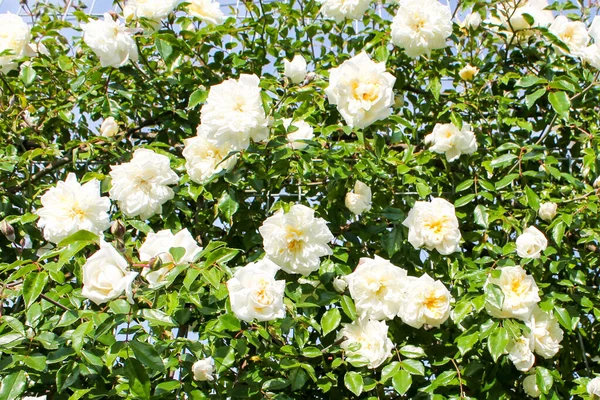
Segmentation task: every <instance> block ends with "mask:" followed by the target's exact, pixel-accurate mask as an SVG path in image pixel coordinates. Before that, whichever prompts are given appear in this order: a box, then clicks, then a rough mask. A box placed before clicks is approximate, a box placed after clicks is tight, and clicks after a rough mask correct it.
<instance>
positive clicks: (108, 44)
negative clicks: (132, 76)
mask: <svg viewBox="0 0 600 400" xmlns="http://www.w3.org/2000/svg"><path fill="white" fill-rule="evenodd" d="M81 29H82V30H83V41H84V42H85V44H87V45H88V46H90V48H91V49H92V50H93V51H94V53H95V54H96V55H97V56H98V58H99V59H100V64H101V65H102V66H103V67H115V68H118V67H121V66H123V65H126V64H128V63H129V60H132V61H137V59H138V53H137V46H136V44H135V41H134V40H133V37H131V34H130V32H131V31H130V30H129V29H127V28H126V27H125V25H123V24H122V23H120V22H118V21H115V20H113V18H112V17H111V15H110V14H109V13H105V14H104V21H101V20H97V19H96V20H92V21H91V22H89V23H87V24H82V25H81Z"/></svg>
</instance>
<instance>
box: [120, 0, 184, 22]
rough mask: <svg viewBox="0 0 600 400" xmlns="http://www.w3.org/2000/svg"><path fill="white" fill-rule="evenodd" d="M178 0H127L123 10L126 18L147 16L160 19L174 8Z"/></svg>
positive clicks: (156, 19) (155, 19) (154, 19)
mask: <svg viewBox="0 0 600 400" xmlns="http://www.w3.org/2000/svg"><path fill="white" fill-rule="evenodd" d="M178 1H179V0H128V1H127V3H126V5H125V8H126V11H125V10H124V14H125V16H126V17H127V18H130V17H135V18H148V19H151V20H153V21H160V20H161V19H163V18H165V17H166V16H167V15H169V13H170V12H171V11H173V10H174V9H175V6H176V5H177V2H178Z"/></svg>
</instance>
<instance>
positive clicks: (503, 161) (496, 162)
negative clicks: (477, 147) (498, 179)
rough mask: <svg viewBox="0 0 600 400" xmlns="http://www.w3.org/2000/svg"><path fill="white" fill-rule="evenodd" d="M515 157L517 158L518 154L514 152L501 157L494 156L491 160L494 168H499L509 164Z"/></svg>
mask: <svg viewBox="0 0 600 400" xmlns="http://www.w3.org/2000/svg"><path fill="white" fill-rule="evenodd" d="M515 158H517V156H516V155H514V154H510V153H509V154H503V155H501V156H500V157H497V158H494V159H493V160H492V161H491V162H490V166H491V167H492V168H497V167H500V166H504V165H507V164H509V163H510V162H511V161H512V160H514V159H515Z"/></svg>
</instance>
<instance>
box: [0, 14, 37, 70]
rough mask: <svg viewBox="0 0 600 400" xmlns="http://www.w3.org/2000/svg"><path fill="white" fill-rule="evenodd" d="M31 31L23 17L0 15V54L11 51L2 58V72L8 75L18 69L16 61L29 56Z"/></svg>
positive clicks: (0, 66) (0, 63)
mask: <svg viewBox="0 0 600 400" xmlns="http://www.w3.org/2000/svg"><path fill="white" fill-rule="evenodd" d="M30 41H31V29H30V28H29V25H27V23H26V22H25V21H23V19H22V18H21V17H19V16H18V15H16V14H11V13H6V14H0V53H2V52H3V51H6V50H8V51H10V54H8V55H5V56H0V71H2V73H7V72H9V71H11V70H13V69H15V68H16V66H17V64H16V63H15V61H16V60H18V59H20V58H22V57H24V56H26V55H29V54H28V53H29V42H30Z"/></svg>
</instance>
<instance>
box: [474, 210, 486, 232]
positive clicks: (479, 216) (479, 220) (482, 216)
mask: <svg viewBox="0 0 600 400" xmlns="http://www.w3.org/2000/svg"><path fill="white" fill-rule="evenodd" d="M473 217H474V219H475V223H476V224H477V225H479V226H481V227H482V228H487V227H488V225H489V221H488V214H487V209H486V208H485V206H483V205H481V204H480V205H478V206H477V207H475V211H474V212H473Z"/></svg>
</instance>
